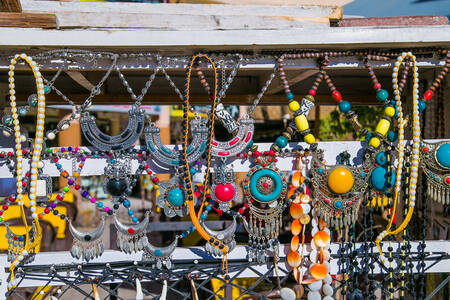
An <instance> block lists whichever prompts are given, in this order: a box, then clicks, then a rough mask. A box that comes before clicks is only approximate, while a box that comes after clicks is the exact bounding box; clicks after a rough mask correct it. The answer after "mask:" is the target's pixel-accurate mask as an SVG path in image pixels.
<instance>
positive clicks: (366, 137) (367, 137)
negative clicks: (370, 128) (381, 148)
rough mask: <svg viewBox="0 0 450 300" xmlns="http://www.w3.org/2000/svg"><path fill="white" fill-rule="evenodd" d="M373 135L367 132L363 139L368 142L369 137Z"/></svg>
mask: <svg viewBox="0 0 450 300" xmlns="http://www.w3.org/2000/svg"><path fill="white" fill-rule="evenodd" d="M372 137H373V133H372V132H369V133H368V134H366V136H365V137H364V139H365V140H366V142H369V141H370V139H371V138H372Z"/></svg>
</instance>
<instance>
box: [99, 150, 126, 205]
mask: <svg viewBox="0 0 450 300" xmlns="http://www.w3.org/2000/svg"><path fill="white" fill-rule="evenodd" d="M113 161H114V162H113ZM130 173H131V162H130V160H129V159H126V160H123V161H121V160H111V161H109V162H108V165H107V166H106V167H105V175H106V176H105V179H104V180H103V184H102V186H103V190H104V192H105V193H107V194H109V195H111V196H112V202H113V203H118V202H119V198H120V197H121V196H124V195H127V194H131V190H130V189H129V186H130V183H131V180H130V178H129V177H128V174H130Z"/></svg>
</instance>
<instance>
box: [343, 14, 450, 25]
mask: <svg viewBox="0 0 450 300" xmlns="http://www.w3.org/2000/svg"><path fill="white" fill-rule="evenodd" d="M430 25H448V18H447V17H444V16H404V17H381V18H348V19H343V20H341V21H339V26H341V27H352V26H430Z"/></svg>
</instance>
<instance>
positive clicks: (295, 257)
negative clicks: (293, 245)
mask: <svg viewBox="0 0 450 300" xmlns="http://www.w3.org/2000/svg"><path fill="white" fill-rule="evenodd" d="M287 262H288V264H289V265H290V266H291V267H292V268H296V267H298V266H300V263H301V257H300V254H299V253H298V252H297V251H292V252H289V254H288V255H287Z"/></svg>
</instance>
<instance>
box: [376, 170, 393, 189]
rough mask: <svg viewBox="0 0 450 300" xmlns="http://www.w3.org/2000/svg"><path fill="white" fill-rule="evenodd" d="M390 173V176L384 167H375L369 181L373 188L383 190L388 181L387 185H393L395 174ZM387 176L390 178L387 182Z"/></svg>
mask: <svg viewBox="0 0 450 300" xmlns="http://www.w3.org/2000/svg"><path fill="white" fill-rule="evenodd" d="M390 175H391V176H390V177H389V176H388V174H387V171H386V169H385V168H384V167H376V168H375V170H373V172H372V175H371V177H370V183H371V184H372V186H373V187H374V188H375V189H377V190H379V191H385V190H386V189H387V188H388V183H389V186H393V185H394V183H395V174H394V173H393V172H391V174H390ZM388 177H389V179H390V181H389V182H388Z"/></svg>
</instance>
